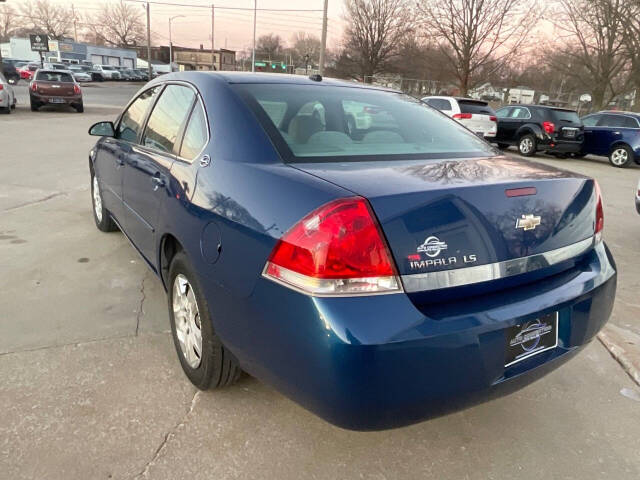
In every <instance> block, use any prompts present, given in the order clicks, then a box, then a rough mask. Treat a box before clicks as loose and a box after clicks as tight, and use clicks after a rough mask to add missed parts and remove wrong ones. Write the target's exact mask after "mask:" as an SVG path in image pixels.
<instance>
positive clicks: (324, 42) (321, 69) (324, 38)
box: [318, 0, 329, 75]
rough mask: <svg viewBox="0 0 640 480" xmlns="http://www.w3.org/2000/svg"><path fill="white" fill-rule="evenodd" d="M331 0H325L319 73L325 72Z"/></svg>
mask: <svg viewBox="0 0 640 480" xmlns="http://www.w3.org/2000/svg"><path fill="white" fill-rule="evenodd" d="M328 4H329V0H324V11H323V12H322V43H321V45H320V64H319V65H318V73H319V74H320V75H322V74H323V73H324V56H325V55H324V53H325V50H326V49H327V7H328Z"/></svg>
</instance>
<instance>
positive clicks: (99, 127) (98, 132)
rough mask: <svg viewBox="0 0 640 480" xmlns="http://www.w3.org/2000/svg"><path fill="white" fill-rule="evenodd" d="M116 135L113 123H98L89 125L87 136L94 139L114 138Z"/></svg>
mask: <svg viewBox="0 0 640 480" xmlns="http://www.w3.org/2000/svg"><path fill="white" fill-rule="evenodd" d="M115 134H116V130H115V127H114V126H113V122H98V123H94V124H93V125H91V128H90V129H89V135H95V136H96V137H114V136H115Z"/></svg>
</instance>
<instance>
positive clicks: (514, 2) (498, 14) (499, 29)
mask: <svg viewBox="0 0 640 480" xmlns="http://www.w3.org/2000/svg"><path fill="white" fill-rule="evenodd" d="M418 11H419V13H420V22H421V24H422V27H423V33H424V35H425V36H426V37H427V38H431V39H432V40H433V41H434V42H437V43H438V44H439V45H440V47H441V49H442V52H443V53H444V54H445V55H446V56H447V58H448V60H449V68H450V71H451V73H452V74H453V75H454V76H455V78H456V79H457V82H458V86H459V88H460V94H461V95H466V94H467V92H468V91H469V89H470V88H472V87H473V86H474V85H475V84H476V83H477V82H479V81H481V80H482V78H481V77H484V76H486V75H490V74H491V73H492V71H494V70H496V69H498V68H500V66H501V65H503V64H504V63H505V62H507V61H508V60H509V59H510V58H511V57H512V56H514V55H515V54H516V53H521V52H520V50H521V48H522V46H523V43H524V42H525V40H526V39H527V37H528V35H529V33H530V32H531V29H532V27H533V26H534V25H535V24H536V22H537V20H538V18H539V17H540V15H541V12H542V8H541V6H540V5H538V4H537V2H535V1H531V0H418Z"/></svg>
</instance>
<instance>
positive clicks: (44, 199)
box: [3, 192, 67, 212]
mask: <svg viewBox="0 0 640 480" xmlns="http://www.w3.org/2000/svg"><path fill="white" fill-rule="evenodd" d="M63 195H65V196H66V195H67V194H66V193H65V192H55V193H52V194H50V195H47V196H46V197H43V198H39V199H38V200H32V201H30V202H25V203H21V204H19V205H14V206H13V207H9V208H5V209H4V210H3V212H10V211H12V210H18V209H20V208H24V207H30V206H31V205H38V204H39V203H44V202H48V201H49V200H51V199H54V198H56V197H60V196H63Z"/></svg>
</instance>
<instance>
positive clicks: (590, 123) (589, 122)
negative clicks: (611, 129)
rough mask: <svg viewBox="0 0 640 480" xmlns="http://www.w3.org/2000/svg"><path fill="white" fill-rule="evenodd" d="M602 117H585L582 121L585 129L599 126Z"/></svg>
mask: <svg viewBox="0 0 640 480" xmlns="http://www.w3.org/2000/svg"><path fill="white" fill-rule="evenodd" d="M601 116H602V115H589V116H588V117H584V118H583V119H582V124H583V125H584V126H585V127H595V126H596V125H597V124H598V120H600V117H601Z"/></svg>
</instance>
